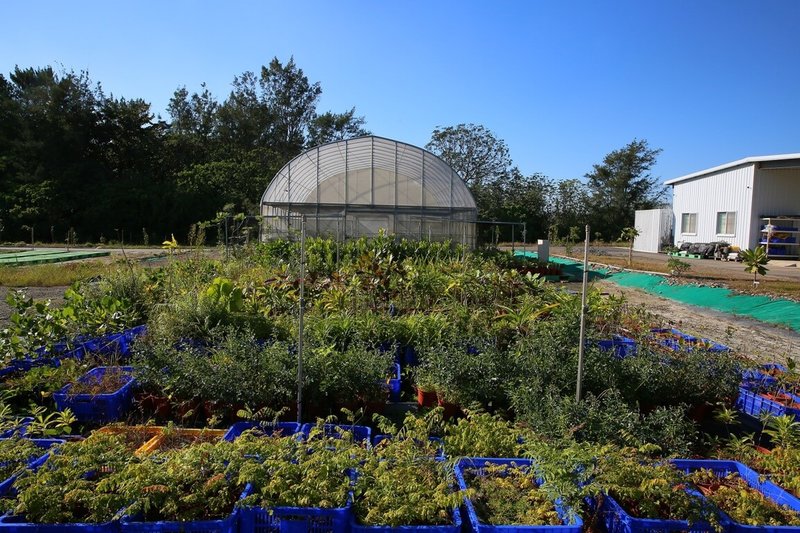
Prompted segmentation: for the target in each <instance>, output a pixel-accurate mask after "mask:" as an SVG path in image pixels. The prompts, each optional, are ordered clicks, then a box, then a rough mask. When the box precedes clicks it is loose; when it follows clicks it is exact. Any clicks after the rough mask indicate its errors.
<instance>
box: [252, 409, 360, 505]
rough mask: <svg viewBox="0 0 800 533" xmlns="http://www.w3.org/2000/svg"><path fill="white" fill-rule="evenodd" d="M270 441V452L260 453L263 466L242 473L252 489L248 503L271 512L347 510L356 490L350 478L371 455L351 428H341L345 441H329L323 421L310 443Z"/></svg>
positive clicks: (258, 464)
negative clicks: (281, 509) (273, 509)
mask: <svg viewBox="0 0 800 533" xmlns="http://www.w3.org/2000/svg"><path fill="white" fill-rule="evenodd" d="M268 441H269V443H270V444H269V445H268V446H267V448H265V449H263V450H261V451H259V452H258V456H259V458H260V459H262V461H260V462H248V463H246V464H244V465H243V466H242V469H241V470H240V471H239V479H242V480H247V481H249V482H250V483H251V484H252V486H253V494H252V495H251V496H249V497H248V498H246V499H245V500H244V501H243V504H245V505H258V506H261V507H267V508H269V507H283V506H289V507H319V508H335V507H342V506H344V505H345V503H346V502H347V498H348V494H349V492H350V490H351V483H350V478H349V476H348V475H347V473H348V472H350V471H352V470H353V469H354V468H356V467H357V466H358V464H359V462H360V460H361V459H362V458H363V457H364V455H365V453H366V450H365V449H364V448H362V447H360V446H359V445H358V444H356V443H355V442H354V441H353V435H352V433H351V432H349V431H347V428H346V426H343V427H342V428H341V438H335V437H331V436H326V434H325V430H324V428H323V426H322V425H321V422H320V424H318V425H317V426H316V427H315V428H313V429H312V431H311V433H310V436H309V438H308V440H307V441H306V442H302V443H301V442H298V441H297V439H295V438H293V437H279V438H273V439H268Z"/></svg>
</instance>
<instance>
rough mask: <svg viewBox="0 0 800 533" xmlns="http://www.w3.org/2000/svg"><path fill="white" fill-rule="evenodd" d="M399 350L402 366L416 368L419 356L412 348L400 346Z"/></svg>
mask: <svg viewBox="0 0 800 533" xmlns="http://www.w3.org/2000/svg"><path fill="white" fill-rule="evenodd" d="M399 349H400V354H401V355H402V361H403V366H406V367H408V366H417V365H418V364H419V356H418V355H417V351H416V350H415V349H414V347H413V346H401V347H400V348H399Z"/></svg>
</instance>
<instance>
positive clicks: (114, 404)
mask: <svg viewBox="0 0 800 533" xmlns="http://www.w3.org/2000/svg"><path fill="white" fill-rule="evenodd" d="M109 368H120V369H121V370H122V371H123V372H125V373H126V374H127V376H126V379H127V381H126V382H125V384H124V385H123V386H122V387H121V388H120V389H119V390H117V391H115V392H112V393H109V394H70V392H69V391H70V389H71V388H72V384H69V385H65V386H64V387H63V388H62V389H61V390H59V391H58V392H57V393H55V394H53V399H54V400H55V402H56V407H57V408H58V410H59V411H63V410H64V409H66V408H70V409H71V410H72V412H73V413H74V414H75V418H77V419H78V421H79V422H83V423H87V422H90V423H98V424H105V423H108V422H115V421H117V420H119V419H121V418H122V417H123V416H125V414H126V413H127V412H128V411H129V410H130V408H131V406H132V404H133V387H134V385H135V384H136V380H135V379H134V377H133V375H131V373H132V372H133V367H130V366H123V367H106V366H100V367H97V368H94V369H92V370H90V371H89V372H87V373H86V374H84V375H83V376H81V377H80V378H78V379H79V380H80V381H84V382H85V381H86V380H89V379H99V378H101V377H102V376H103V375H104V374H105V372H106V370H107V369H109Z"/></svg>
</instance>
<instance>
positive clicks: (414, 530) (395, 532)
mask: <svg viewBox="0 0 800 533" xmlns="http://www.w3.org/2000/svg"><path fill="white" fill-rule="evenodd" d="M462 527H463V524H462V521H461V510H460V509H453V522H452V524H444V525H439V526H365V525H363V524H359V523H358V520H357V519H356V517H355V516H353V517H352V518H351V519H350V531H351V532H352V533H460V532H461V529H462Z"/></svg>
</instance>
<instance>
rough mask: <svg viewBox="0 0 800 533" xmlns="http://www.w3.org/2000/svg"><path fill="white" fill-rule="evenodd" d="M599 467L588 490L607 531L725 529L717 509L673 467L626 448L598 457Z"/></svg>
mask: <svg viewBox="0 0 800 533" xmlns="http://www.w3.org/2000/svg"><path fill="white" fill-rule="evenodd" d="M598 463H599V465H598V467H597V469H596V475H595V478H594V479H593V480H592V483H591V485H590V486H589V487H587V492H588V493H591V494H594V498H595V499H594V500H593V501H592V506H593V507H594V508H595V509H596V511H597V512H598V515H599V516H598V517H599V519H600V520H601V521H602V523H604V525H605V527H606V528H607V530H608V531H610V532H621V531H626V530H630V529H637V530H653V529H659V530H673V529H681V530H690V529H691V530H692V531H711V530H712V529H718V528H724V527H726V523H725V521H724V518H723V517H721V516H720V515H719V512H718V510H717V508H716V507H715V506H713V505H712V504H711V503H710V502H709V501H708V500H706V499H705V498H704V497H703V496H702V495H701V494H700V493H699V492H697V491H692V490H689V488H690V487H689V482H688V481H687V479H686V478H685V476H684V475H683V474H682V473H681V472H679V471H678V470H677V469H676V468H675V467H674V466H672V465H671V464H669V463H663V462H655V461H652V460H648V459H647V458H646V457H641V456H639V455H637V454H631V453H628V452H627V451H625V450H623V451H622V452H621V453H608V454H606V455H604V456H602V457H599V458H598Z"/></svg>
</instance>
